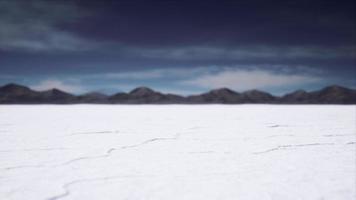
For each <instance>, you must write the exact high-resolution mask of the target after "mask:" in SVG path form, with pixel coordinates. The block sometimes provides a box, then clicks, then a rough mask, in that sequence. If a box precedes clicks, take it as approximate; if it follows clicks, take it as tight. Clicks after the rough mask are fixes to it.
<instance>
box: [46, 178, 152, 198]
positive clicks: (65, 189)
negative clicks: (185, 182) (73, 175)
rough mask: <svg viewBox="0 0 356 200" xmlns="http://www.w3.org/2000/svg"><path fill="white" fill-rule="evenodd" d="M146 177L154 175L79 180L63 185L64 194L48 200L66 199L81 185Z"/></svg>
mask: <svg viewBox="0 0 356 200" xmlns="http://www.w3.org/2000/svg"><path fill="white" fill-rule="evenodd" d="M146 177H152V175H126V176H107V177H98V178H90V179H89V178H88V179H77V180H73V181H70V182H68V183H65V184H63V185H62V189H63V192H62V193H60V194H57V195H54V196H52V197H49V198H47V199H46V200H58V199H64V198H66V197H67V196H69V195H70V194H71V190H70V188H71V187H72V186H73V185H77V184H81V183H87V182H97V181H109V180H115V179H123V178H146Z"/></svg>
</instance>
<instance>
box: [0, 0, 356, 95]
mask: <svg viewBox="0 0 356 200" xmlns="http://www.w3.org/2000/svg"><path fill="white" fill-rule="evenodd" d="M355 15H356V3H355V1H340V0H339V1H336V0H314V1H311V0H309V1H304V0H299V1H296V0H295V1H292V0H284V1H257V0H249V1H247V0H246V1H242V0H241V1H238V0H236V1H232V0H231V1H217V0H216V1H209V0H205V1H188V0H187V1H184V0H183V1H178V0H174V1H173V0H172V1H169V0H166V1H163V0H161V1H159V0H156V1H147V0H146V1H136V0H130V1H129V0H122V1H120V0H117V1H113V0H112V1H103V0H101V1H99V0H82V1H80V0H72V1H70V0H66V1H64V0H63V1H60V0H48V1H39V0H0V84H5V83H8V82H17V83H20V84H26V85H29V86H31V87H32V88H34V89H37V90H44V89H49V88H52V87H57V88H60V89H63V90H66V91H69V92H73V93H84V92H88V91H91V90H95V91H102V92H106V93H113V92H117V91H128V90H131V89H133V88H134V87H136V86H141V85H145V86H149V87H153V88H154V89H157V90H160V91H163V92H174V93H179V94H191V93H199V92H203V91H207V90H209V89H213V88H220V87H229V88H231V89H235V90H237V91H244V90H249V89H261V90H266V91H269V92H272V93H275V94H281V93H284V92H286V91H291V90H295V89H299V88H303V89H306V90H314V89H319V88H321V87H324V86H326V85H331V84H339V85H343V86H347V87H352V88H356V78H355V77H356V65H355V64H356V43H355V42H356V33H355V31H356V27H355V26H356V16H355Z"/></svg>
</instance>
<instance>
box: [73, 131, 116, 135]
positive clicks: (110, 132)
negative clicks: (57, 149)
mask: <svg viewBox="0 0 356 200" xmlns="http://www.w3.org/2000/svg"><path fill="white" fill-rule="evenodd" d="M118 133H119V131H96V132H79V133H72V134H70V135H68V136H75V135H101V134H118Z"/></svg>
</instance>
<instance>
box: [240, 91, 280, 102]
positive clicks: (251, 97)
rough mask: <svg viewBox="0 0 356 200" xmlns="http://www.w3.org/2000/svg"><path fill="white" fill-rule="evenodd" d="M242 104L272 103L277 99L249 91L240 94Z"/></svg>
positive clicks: (263, 93) (266, 94)
mask: <svg viewBox="0 0 356 200" xmlns="http://www.w3.org/2000/svg"><path fill="white" fill-rule="evenodd" d="M242 96H243V99H244V103H274V102H275V101H276V99H277V97H274V96H272V95H271V94H269V93H267V92H263V91H259V90H250V91H246V92H243V93H242Z"/></svg>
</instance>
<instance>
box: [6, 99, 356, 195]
mask: <svg viewBox="0 0 356 200" xmlns="http://www.w3.org/2000/svg"><path fill="white" fill-rule="evenodd" d="M355 115H356V106H331V105H325V106H318V105H304V106H301V105H295V106H287V105H231V106H230V105H229V106H228V105H190V106H189V105H159V106H154V105H142V106H139V105H133V106H124V105H37V106H15V105H13V106H4V105H3V106H0V199H1V200H7V199H11V200H12V199H16V200H42V199H43V200H57V199H66V200H70V199H80V200H83V199H85V200H91V199H100V200H102V199H115V200H121V199H125V200H126V199H127V200H131V199H132V200H138V199H145V200H147V199H149V200H172V199H173V200H174V199H177V200H183V199H185V200H197V199H202V200H210V199H216V200H223V199H244V200H250V199H256V200H266V199H273V200H296V199H298V200H299V199H303V200H305V199H306V200H307V199H310V200H316V199H317V200H319V199H320V200H321V199H324V200H326V199H332V200H337V199H342V200H352V199H356V154H355V152H356V143H355V142H356V128H355V120H356V116H355Z"/></svg>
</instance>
